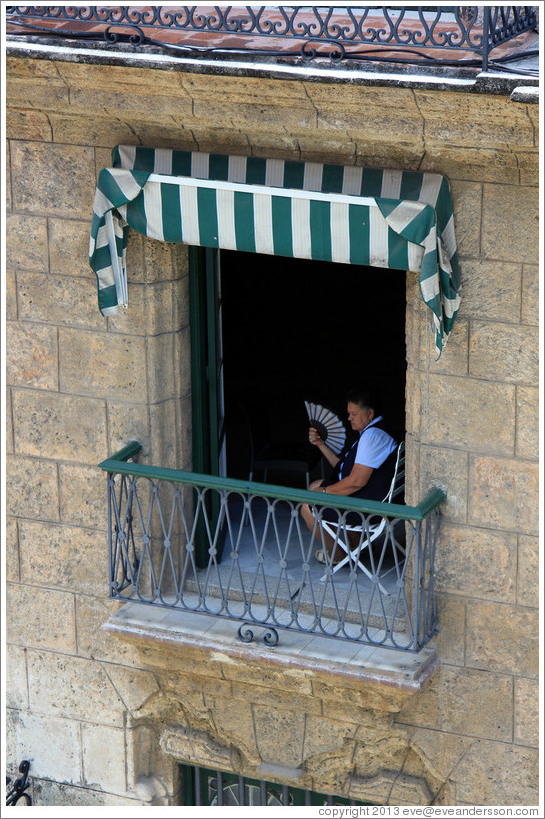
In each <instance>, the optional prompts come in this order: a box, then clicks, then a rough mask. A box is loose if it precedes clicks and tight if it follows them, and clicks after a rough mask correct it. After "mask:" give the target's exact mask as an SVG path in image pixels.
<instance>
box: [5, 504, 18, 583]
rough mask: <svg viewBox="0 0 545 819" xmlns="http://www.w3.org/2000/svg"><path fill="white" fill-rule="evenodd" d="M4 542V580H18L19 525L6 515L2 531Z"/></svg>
mask: <svg viewBox="0 0 545 819" xmlns="http://www.w3.org/2000/svg"><path fill="white" fill-rule="evenodd" d="M4 537H5V544H6V561H5V572H6V580H7V581H8V582H9V581H12V582H13V583H18V582H19V526H18V523H17V521H16V520H15V519H14V518H10V517H8V516H6V528H5V531H4Z"/></svg>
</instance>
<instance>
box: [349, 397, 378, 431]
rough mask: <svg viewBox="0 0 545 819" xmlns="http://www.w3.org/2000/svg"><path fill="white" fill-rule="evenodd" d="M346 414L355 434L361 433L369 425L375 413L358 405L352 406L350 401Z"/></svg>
mask: <svg viewBox="0 0 545 819" xmlns="http://www.w3.org/2000/svg"><path fill="white" fill-rule="evenodd" d="M347 412H348V420H349V422H350V425H351V426H352V429H353V430H355V432H361V431H362V430H364V429H365V427H366V426H367V424H370V423H371V421H372V420H373V418H374V416H375V411H374V410H373V409H367V408H364V407H360V406H359V404H353V403H352V401H349V402H348V405H347Z"/></svg>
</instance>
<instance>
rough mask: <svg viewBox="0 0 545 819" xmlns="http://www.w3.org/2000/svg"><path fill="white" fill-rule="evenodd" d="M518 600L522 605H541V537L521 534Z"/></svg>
mask: <svg viewBox="0 0 545 819" xmlns="http://www.w3.org/2000/svg"><path fill="white" fill-rule="evenodd" d="M518 540H519V553H518V574H517V602H518V604H519V605H521V606H533V607H536V608H537V606H539V589H540V581H539V539H538V538H537V537H528V536H527V535H519V539H518Z"/></svg>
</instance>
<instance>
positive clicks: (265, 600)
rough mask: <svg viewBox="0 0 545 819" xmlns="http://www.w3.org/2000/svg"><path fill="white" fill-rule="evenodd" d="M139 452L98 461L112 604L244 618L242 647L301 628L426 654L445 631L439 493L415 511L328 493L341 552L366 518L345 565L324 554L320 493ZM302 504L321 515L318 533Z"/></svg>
mask: <svg viewBox="0 0 545 819" xmlns="http://www.w3.org/2000/svg"><path fill="white" fill-rule="evenodd" d="M139 451H140V445H139V444H138V443H133V444H130V445H129V446H127V447H126V448H125V449H124V450H122V451H121V452H119V453H118V454H117V455H115V456H114V457H112V458H110V459H108V460H106V461H104V462H103V463H102V464H100V466H101V468H102V469H103V470H104V471H106V472H107V473H108V532H109V571H110V579H109V583H110V595H111V596H112V597H114V598H117V599H120V600H127V601H129V600H132V601H140V602H141V603H146V604H150V605H154V606H163V607H166V608H169V609H174V610H180V611H187V612H198V613H203V614H208V615H211V616H215V617H221V618H227V619H230V620H233V621H238V623H239V626H240V627H239V632H238V635H239V637H240V639H242V640H245V641H249V640H251V639H253V636H254V634H255V633H256V631H257V632H258V634H259V635H260V636H263V634H264V637H263V639H264V640H265V642H266V643H268V644H269V645H275V644H276V643H277V642H278V639H279V631H282V629H291V630H296V631H299V632H304V633H307V634H310V635H322V636H327V637H332V638H336V639H340V640H352V641H355V642H359V643H363V644H367V645H377V646H385V647H390V648H397V649H404V650H407V651H418V650H419V649H420V648H421V647H422V646H423V645H425V644H426V643H427V642H428V641H429V639H430V638H431V637H432V636H433V635H434V634H435V633H436V628H437V611H436V602H435V593H434V560H435V549H436V542H437V536H438V531H439V519H440V518H439V505H440V504H441V502H442V501H443V500H444V498H445V494H444V493H443V492H442V491H441V490H439V489H436V490H434V491H432V492H431V493H430V495H428V497H427V498H426V499H425V500H424V501H422V503H420V504H419V505H418V506H415V507H412V506H405V505H403V504H386V503H378V502H374V501H362V500H358V499H355V498H341V497H339V496H336V497H334V496H332V495H328V507H330V508H333V509H335V510H336V514H337V515H338V524H339V525H338V536H336V540H335V543H336V546H337V544H338V542H339V541H340V538H341V537H345V536H346V535H347V534H348V530H347V515H348V514H349V513H350V514H351V516H352V515H355V516H356V518H357V521H358V522H359V529H358V531H355V532H354V531H351V537H352V541H351V542H350V543H349V544H348V545H349V547H350V557H349V558H348V560H347V561H346V563H345V564H344V565H343V566H342V567H341V568H338V567H337V566H336V565H335V564H334V563H333V561H332V560H331V559H328V560H327V561H326V564H325V565H322V564H320V563H319V562H318V561H317V560H316V558H315V552H316V551H317V550H318V549H319V548H320V547H321V541H320V532H321V521H322V514H323V512H322V509H323V499H324V495H323V494H322V493H320V492H310V491H307V490H303V489H292V488H289V487H281V486H273V485H268V484H263V483H255V482H249V481H248V482H246V481H241V480H230V479H228V478H219V477H214V476H207V475H197V474H193V473H190V472H182V471H177V470H169V469H164V468H160V467H151V466H146V465H143V464H139V463H132V462H131V463H129V459H130V458H132V457H134V456H136V455H137V454H138V452H139ZM304 503H307V504H310V505H311V506H312V508H313V509H314V511H315V518H314V520H315V524H314V526H313V530H312V531H310V530H309V529H307V527H306V526H305V524H304V522H303V520H302V518H301V506H302V504H304ZM381 518H384V519H385V521H386V523H385V527H384V530H383V532H382V534H381V536H380V537H377V538H376V539H375V540H374V541H373V542H371V540H372V538H371V534H372V531H373V523H376V522H377V520H380V519H381ZM350 523H353V519H352V517H351V519H350ZM339 565H340V564H339Z"/></svg>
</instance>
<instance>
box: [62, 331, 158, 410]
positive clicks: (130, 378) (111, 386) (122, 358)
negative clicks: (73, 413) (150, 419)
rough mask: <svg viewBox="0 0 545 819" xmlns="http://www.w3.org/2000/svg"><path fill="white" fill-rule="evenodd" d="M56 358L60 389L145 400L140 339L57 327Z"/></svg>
mask: <svg viewBox="0 0 545 819" xmlns="http://www.w3.org/2000/svg"><path fill="white" fill-rule="evenodd" d="M160 338H162V336H161V337H160ZM59 359H60V387H61V391H62V392H65V393H68V394H79V395H90V396H95V397H101V398H113V399H114V400H115V399H124V400H131V399H132V400H133V401H137V402H139V403H140V402H143V401H145V400H146V396H147V379H146V343H145V340H144V339H143V338H139V337H135V336H124V335H117V334H116V333H90V332H85V331H83V330H71V329H68V328H61V329H60V330H59ZM165 380H166V381H168V382H170V380H171V379H168V378H167V377H166V378H165Z"/></svg>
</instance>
